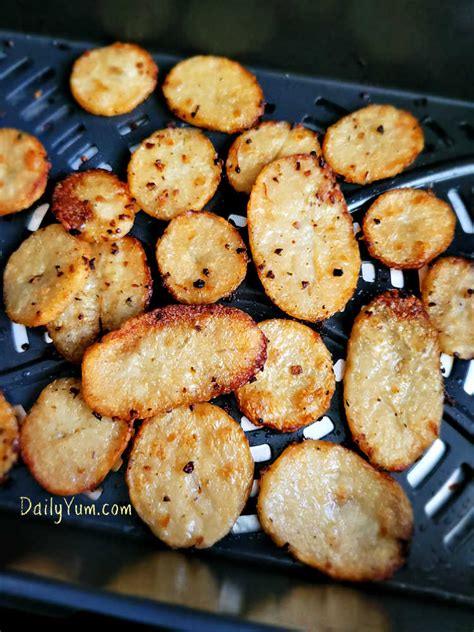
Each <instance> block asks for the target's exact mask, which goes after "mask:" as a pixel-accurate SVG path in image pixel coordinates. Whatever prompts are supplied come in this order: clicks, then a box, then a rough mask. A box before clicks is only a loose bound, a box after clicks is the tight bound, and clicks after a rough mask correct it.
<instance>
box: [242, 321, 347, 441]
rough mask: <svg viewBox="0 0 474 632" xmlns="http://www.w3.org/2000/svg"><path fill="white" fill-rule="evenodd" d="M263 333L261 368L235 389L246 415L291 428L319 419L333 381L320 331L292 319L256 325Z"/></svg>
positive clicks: (255, 420)
mask: <svg viewBox="0 0 474 632" xmlns="http://www.w3.org/2000/svg"><path fill="white" fill-rule="evenodd" d="M258 326H259V327H260V329H261V330H262V331H263V333H264V334H265V338H266V339H267V360H266V362H265V366H264V369H263V371H262V372H261V373H259V374H258V375H257V376H255V378H254V379H253V380H252V381H251V382H250V383H248V384H246V385H245V386H242V387H241V388H239V389H238V390H237V391H236V392H235V395H236V398H237V404H238V406H239V408H240V410H241V411H242V412H243V413H244V415H246V416H247V417H248V418H249V419H250V421H251V422H252V423H254V424H257V425H263V426H268V427H269V428H274V429H275V430H281V431H282V432H292V431H294V430H297V429H298V428H300V427H301V426H305V425H306V424H309V423H310V422H312V421H314V420H315V419H318V417H320V416H321V415H323V414H324V413H325V412H326V411H327V409H328V408H329V405H330V403H331V398H332V396H333V393H334V389H335V386H336V383H335V378H334V372H333V368H332V359H331V354H330V353H329V351H328V349H327V348H326V346H325V344H324V342H323V341H322V340H321V336H320V335H319V334H318V333H316V332H315V331H313V330H312V329H310V328H309V327H307V326H306V325H302V324H301V323H297V322H295V321H292V320H283V319H274V320H265V321H263V322H261V323H259V325H258Z"/></svg>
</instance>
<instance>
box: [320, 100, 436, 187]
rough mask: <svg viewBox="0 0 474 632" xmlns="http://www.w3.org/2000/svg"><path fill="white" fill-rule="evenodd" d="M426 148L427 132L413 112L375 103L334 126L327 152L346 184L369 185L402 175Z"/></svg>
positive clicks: (329, 132) (325, 147) (326, 139)
mask: <svg viewBox="0 0 474 632" xmlns="http://www.w3.org/2000/svg"><path fill="white" fill-rule="evenodd" d="M423 146H424V136H423V130H422V129H421V126H420V124H419V122H418V121H417V119H416V118H415V117H414V116H413V115H412V114H410V112H406V111H405V110H399V109H397V108H395V107H393V106H392V105H376V104H373V105H368V106H367V107H365V108H362V109H361V110H357V111H356V112H353V113H352V114H348V115H347V116H344V117H343V118H342V119H340V120H339V121H338V122H337V123H335V124H334V125H331V127H329V129H328V130H327V132H326V135H325V137H324V142H323V153H324V158H325V160H326V162H327V163H328V164H329V165H330V167H331V168H332V169H333V171H335V172H336V173H338V174H340V175H341V176H343V177H344V179H345V180H346V182H355V183H357V184H367V183H369V182H374V180H381V179H382V178H390V177H391V176H396V175H397V174H398V173H401V172H402V171H403V170H404V169H406V167H408V166H409V165H411V163H412V162H413V161H414V160H415V158H416V157H417V156H418V154H420V152H421V151H422V149H423Z"/></svg>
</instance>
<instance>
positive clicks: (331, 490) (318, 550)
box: [257, 440, 413, 581]
mask: <svg viewBox="0 0 474 632" xmlns="http://www.w3.org/2000/svg"><path fill="white" fill-rule="evenodd" d="M257 511H258V516H259V519H260V523H261V525H262V527H263V529H264V531H266V533H267V534H268V535H269V536H270V537H271V538H272V540H273V541H274V542H275V543H276V544H277V545H278V546H284V545H287V546H288V549H289V552H290V553H291V554H292V555H294V557H296V558H297V559H298V560H300V561H301V562H303V563H304V564H308V565H309V566H313V567H315V568H317V569H319V570H320V571H322V572H323V573H326V574H328V575H330V576H331V577H334V578H335V579H340V580H348V581H374V580H380V579H385V578H387V577H390V576H391V575H392V574H393V573H394V572H395V571H396V570H397V568H398V567H399V566H401V565H402V564H403V562H404V560H405V556H406V549H407V544H408V542H409V540H410V538H411V535H412V529H413V512H412V509H411V506H410V502H409V500H408V498H407V497H406V495H405V493H404V491H403V490H402V488H401V487H400V485H399V484H398V483H397V482H396V481H394V480H393V479H392V478H390V477H389V476H388V475H386V474H383V473H382V472H379V471H378V470H376V469H375V468H373V467H372V466H370V465H369V464H368V463H367V462H366V461H364V460H363V459H362V458H361V457H360V456H358V455H357V454H355V453H354V452H352V451H351V450H348V449H347V448H344V447H342V446H340V445H337V444H335V443H328V442H326V441H311V440H308V441H304V442H303V443H299V444H293V445H290V446H289V447H287V448H286V449H285V450H284V452H283V453H282V454H281V456H280V457H279V458H278V459H277V460H276V461H275V462H274V463H273V464H272V465H271V466H270V467H269V468H268V469H267V470H265V472H264V473H263V476H262V477H261V478H260V493H259V496H258V503H257Z"/></svg>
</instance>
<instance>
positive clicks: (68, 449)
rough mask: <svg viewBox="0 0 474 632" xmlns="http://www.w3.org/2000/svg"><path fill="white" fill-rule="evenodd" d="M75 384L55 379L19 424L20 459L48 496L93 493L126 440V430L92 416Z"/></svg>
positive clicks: (123, 425) (129, 429)
mask: <svg viewBox="0 0 474 632" xmlns="http://www.w3.org/2000/svg"><path fill="white" fill-rule="evenodd" d="M81 391H82V389H81V381H80V380H78V379H76V378H71V377H66V378H60V379H59V380H55V381H54V382H51V384H48V386H46V388H44V389H43V390H42V391H41V394H40V396H39V397H38V399H37V401H36V403H35V404H34V406H33V408H32V409H31V410H30V412H29V414H28V415H27V416H26V418H25V421H24V422H23V424H22V426H21V435H20V443H21V456H22V458H23V460H24V462H25V463H26V465H27V467H28V469H29V470H30V472H31V473H32V475H33V476H34V478H35V479H36V480H37V481H38V483H39V484H40V485H41V486H42V487H44V489H46V490H47V491H48V492H49V493H50V494H59V495H61V496H69V495H71V494H80V493H81V492H85V491H89V490H93V489H95V488H96V487H97V486H98V485H99V484H100V483H101V482H102V480H103V479H104V478H105V477H106V476H107V474H108V473H109V471H110V470H111V468H112V466H113V465H114V463H115V462H116V460H117V459H118V457H119V456H120V455H121V454H122V452H123V451H124V449H125V447H126V446H127V443H128V441H129V439H130V436H131V432H132V427H131V426H130V425H129V424H128V423H127V422H126V421H119V420H118V421H114V420H112V419H110V418H107V417H101V415H99V414H97V413H93V412H92V411H91V410H90V409H89V407H88V406H87V405H86V403H85V402H84V399H83V396H82V392H81Z"/></svg>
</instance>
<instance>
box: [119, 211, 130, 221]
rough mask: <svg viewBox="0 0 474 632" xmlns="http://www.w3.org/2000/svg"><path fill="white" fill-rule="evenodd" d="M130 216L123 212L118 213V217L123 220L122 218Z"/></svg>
mask: <svg viewBox="0 0 474 632" xmlns="http://www.w3.org/2000/svg"><path fill="white" fill-rule="evenodd" d="M129 217H130V216H129V215H126V214H125V213H120V215H119V219H121V220H124V219H128V218H129Z"/></svg>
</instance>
